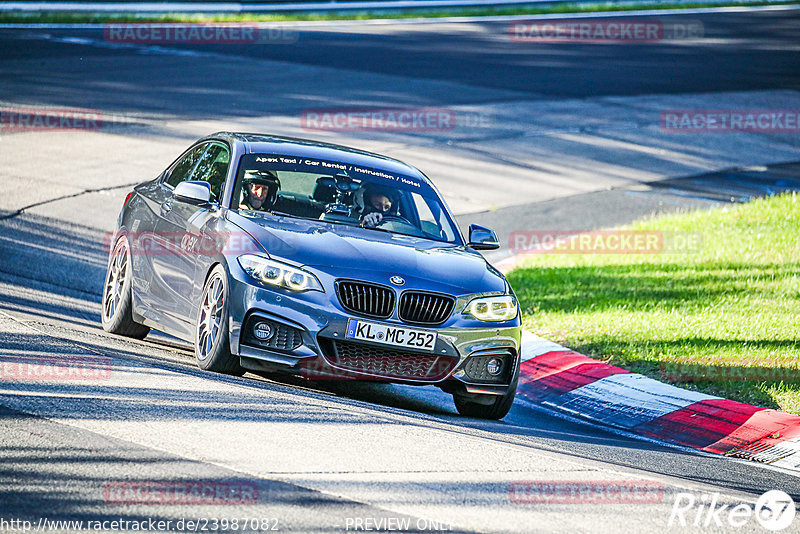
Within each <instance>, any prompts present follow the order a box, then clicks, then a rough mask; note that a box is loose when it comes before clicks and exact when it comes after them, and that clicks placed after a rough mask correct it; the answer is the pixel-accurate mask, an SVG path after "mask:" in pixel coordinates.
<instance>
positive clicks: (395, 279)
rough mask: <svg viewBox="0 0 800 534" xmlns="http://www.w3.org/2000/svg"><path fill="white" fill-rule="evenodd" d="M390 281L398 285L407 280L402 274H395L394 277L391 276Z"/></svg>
mask: <svg viewBox="0 0 800 534" xmlns="http://www.w3.org/2000/svg"><path fill="white" fill-rule="evenodd" d="M389 281H390V282H391V283H393V284H394V285H396V286H402V285H403V284H405V283H406V281H405V280H403V277H402V276H393V277H391V278H389Z"/></svg>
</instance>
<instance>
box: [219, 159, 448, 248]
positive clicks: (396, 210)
mask: <svg viewBox="0 0 800 534" xmlns="http://www.w3.org/2000/svg"><path fill="white" fill-rule="evenodd" d="M232 198H233V200H232V205H231V207H232V208H233V209H237V208H238V209H239V210H244V211H249V212H252V211H256V212H269V213H272V214H274V215H279V216H288V217H297V218H302V219H312V220H319V221H322V222H327V223H333V224H342V225H348V226H360V227H364V228H369V229H373V230H376V231H384V232H391V233H394V234H402V235H409V236H414V237H422V238H427V239H434V240H437V241H445V242H448V243H459V238H458V232H457V231H456V227H455V226H454V224H453V222H452V220H451V219H450V217H449V215H448V214H447V211H446V210H445V208H444V205H443V204H442V201H441V199H440V198H439V196H438V194H437V193H436V191H435V190H434V189H433V188H432V187H430V185H428V184H427V183H425V182H422V181H420V180H419V179H418V178H416V179H415V178H409V177H407V176H403V175H398V174H395V173H391V172H387V171H383V170H380V169H373V168H369V167H362V166H359V165H354V164H351V163H342V162H336V161H328V160H320V159H315V158H306V157H299V156H286V155H275V154H245V155H244V156H242V158H241V160H240V163H239V170H238V172H237V177H236V185H235V187H234V191H233V197H232Z"/></svg>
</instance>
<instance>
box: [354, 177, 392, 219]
mask: <svg viewBox="0 0 800 534" xmlns="http://www.w3.org/2000/svg"><path fill="white" fill-rule="evenodd" d="M386 215H394V216H396V215H397V200H396V195H395V193H394V192H393V191H390V190H389V189H385V188H382V187H376V186H373V185H371V184H370V185H368V186H367V187H366V188H365V189H364V210H363V211H362V212H361V225H362V226H364V227H365V228H375V227H376V226H378V225H379V224H380V223H381V221H383V218H384V216H386Z"/></svg>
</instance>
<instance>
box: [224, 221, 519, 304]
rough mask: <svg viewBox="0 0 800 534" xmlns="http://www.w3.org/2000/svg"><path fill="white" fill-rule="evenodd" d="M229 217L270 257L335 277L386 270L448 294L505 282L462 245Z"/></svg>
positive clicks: (371, 275)
mask: <svg viewBox="0 0 800 534" xmlns="http://www.w3.org/2000/svg"><path fill="white" fill-rule="evenodd" d="M235 222H236V223H237V224H238V225H240V226H241V227H242V228H243V229H244V230H245V231H247V232H248V233H249V234H250V235H251V236H253V237H254V238H255V239H256V240H258V242H259V243H260V244H261V245H262V246H263V247H264V250H266V251H267V253H268V254H269V255H270V257H272V258H275V259H278V260H281V261H285V262H287V263H290V264H294V265H297V266H308V267H312V268H314V270H318V271H322V272H325V273H328V274H330V275H331V276H332V277H335V278H358V279H362V280H369V281H373V282H378V283H383V284H387V283H388V282H389V278H390V277H391V276H395V275H399V276H401V277H403V278H404V279H405V280H406V281H407V287H415V288H424V289H427V290H430V291H442V292H447V293H449V294H454V295H462V294H469V293H479V292H498V291H504V290H505V287H506V283H505V279H504V278H503V275H502V274H500V272H499V271H497V270H496V269H495V268H494V267H492V266H491V265H489V264H488V263H487V262H486V260H485V259H484V258H483V256H481V255H480V254H479V253H478V252H476V251H474V250H472V249H469V248H467V247H464V246H457V245H452V244H449V243H442V242H438V241H433V240H430V239H423V238H418V237H412V236H404V235H399V234H392V233H389V232H381V231H377V230H369V229H364V228H358V227H352V226H346V225H338V224H331V223H324V222H320V221H313V220H305V219H290V218H284V217H276V216H271V215H267V214H265V215H260V214H259V215H255V216H248V217H245V216H241V215H238V214H237V215H236V218H235Z"/></svg>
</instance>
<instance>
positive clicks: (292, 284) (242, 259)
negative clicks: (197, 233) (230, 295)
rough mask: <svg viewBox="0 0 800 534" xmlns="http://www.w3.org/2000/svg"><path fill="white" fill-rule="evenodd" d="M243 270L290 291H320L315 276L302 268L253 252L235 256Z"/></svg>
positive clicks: (320, 288)
mask: <svg viewBox="0 0 800 534" xmlns="http://www.w3.org/2000/svg"><path fill="white" fill-rule="evenodd" d="M237 259H238V260H239V265H241V266H242V269H244V272H246V273H247V274H249V275H250V276H252V277H253V278H255V279H256V280H258V281H259V282H263V283H265V284H270V285H273V286H280V287H285V288H286V289H291V290H292V291H322V292H323V293H324V292H325V290H324V289H323V288H322V284H320V283H319V280H318V279H317V277H316V276H314V275H313V274H312V273H310V272H308V271H304V270H303V269H298V268H297V267H292V266H291V265H286V264H285V263H281V262H279V261H275V260H271V259H267V258H264V257H261V256H256V255H255V254H244V255H243V256H239V257H238V258H237Z"/></svg>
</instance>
